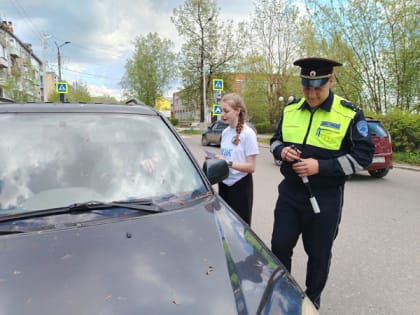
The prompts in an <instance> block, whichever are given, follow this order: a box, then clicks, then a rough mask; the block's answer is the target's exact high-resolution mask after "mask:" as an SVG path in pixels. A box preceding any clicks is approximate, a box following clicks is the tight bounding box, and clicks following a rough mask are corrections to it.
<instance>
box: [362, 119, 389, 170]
mask: <svg viewBox="0 0 420 315" xmlns="http://www.w3.org/2000/svg"><path fill="white" fill-rule="evenodd" d="M366 120H367V123H368V128H369V135H370V136H371V138H372V141H373V143H374V144H375V153H374V155H373V160H372V164H370V165H369V166H368V167H367V168H366V170H367V171H368V172H369V174H370V175H371V176H373V177H376V178H381V177H384V176H385V175H386V174H388V172H389V170H390V169H391V168H392V142H391V135H390V134H389V132H388V131H387V130H386V129H385V127H384V125H383V124H382V123H381V122H380V121H379V120H377V119H373V118H370V117H369V118H366Z"/></svg>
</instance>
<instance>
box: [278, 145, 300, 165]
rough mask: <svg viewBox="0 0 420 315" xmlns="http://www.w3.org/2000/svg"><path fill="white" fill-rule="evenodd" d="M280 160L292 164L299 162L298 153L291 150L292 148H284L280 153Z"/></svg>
mask: <svg viewBox="0 0 420 315" xmlns="http://www.w3.org/2000/svg"><path fill="white" fill-rule="evenodd" d="M280 156H281V159H282V160H283V161H286V162H294V161H297V160H299V158H300V151H299V150H296V149H293V148H292V147H284V148H283V150H281V153H280Z"/></svg>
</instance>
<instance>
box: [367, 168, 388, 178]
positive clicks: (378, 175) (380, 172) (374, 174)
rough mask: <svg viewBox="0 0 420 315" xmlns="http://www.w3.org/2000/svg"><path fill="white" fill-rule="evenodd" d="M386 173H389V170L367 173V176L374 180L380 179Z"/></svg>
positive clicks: (382, 169) (383, 169)
mask: <svg viewBox="0 0 420 315" xmlns="http://www.w3.org/2000/svg"><path fill="white" fill-rule="evenodd" d="M388 172H389V168H381V169H378V170H373V171H369V174H370V176H372V177H375V178H382V177H384V176H385V175H386V174H388Z"/></svg>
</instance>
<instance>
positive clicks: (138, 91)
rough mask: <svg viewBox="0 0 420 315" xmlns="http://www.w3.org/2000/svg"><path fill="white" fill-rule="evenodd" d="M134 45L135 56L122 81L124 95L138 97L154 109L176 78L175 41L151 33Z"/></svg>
mask: <svg viewBox="0 0 420 315" xmlns="http://www.w3.org/2000/svg"><path fill="white" fill-rule="evenodd" d="M134 46H135V48H134V51H135V52H134V56H133V57H132V58H130V59H129V60H128V61H127V63H126V65H125V69H126V72H125V74H124V77H123V79H122V80H121V82H120V84H121V86H122V87H123V88H124V93H123V94H124V96H125V97H126V98H127V99H128V98H132V97H136V98H138V99H140V100H141V101H142V102H144V103H145V104H147V105H149V106H154V105H155V101H156V99H157V97H158V96H162V95H163V93H164V90H165V89H166V88H167V87H169V86H170V83H171V81H172V80H173V79H174V78H175V77H176V67H175V66H174V63H175V60H176V54H175V53H173V52H172V51H171V49H172V47H173V42H172V41H171V40H169V39H161V38H160V37H159V36H158V34H157V33H149V34H148V35H147V36H145V37H143V36H138V37H137V38H136V40H135V42H134Z"/></svg>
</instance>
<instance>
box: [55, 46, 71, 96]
mask: <svg viewBox="0 0 420 315" xmlns="http://www.w3.org/2000/svg"><path fill="white" fill-rule="evenodd" d="M54 43H55V46H56V47H57V62H58V82H61V54H60V47H63V46H64V45H67V44H70V42H64V43H62V44H61V45H58V44H57V42H54ZM60 102H61V103H64V94H60Z"/></svg>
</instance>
